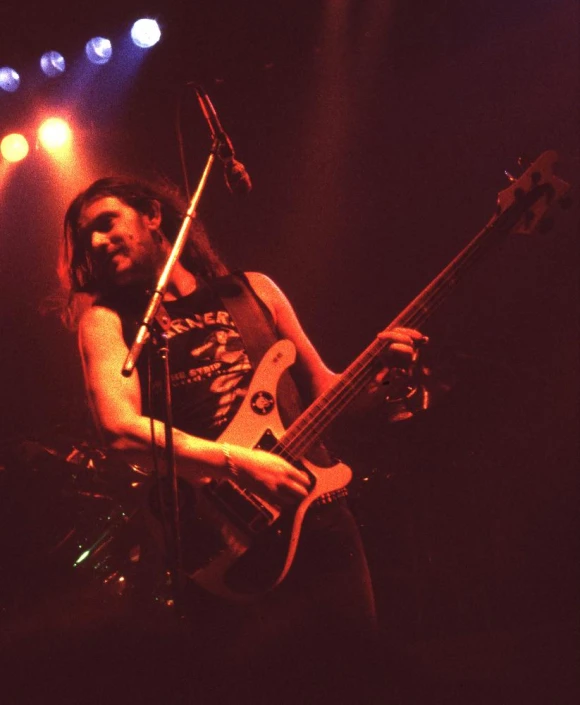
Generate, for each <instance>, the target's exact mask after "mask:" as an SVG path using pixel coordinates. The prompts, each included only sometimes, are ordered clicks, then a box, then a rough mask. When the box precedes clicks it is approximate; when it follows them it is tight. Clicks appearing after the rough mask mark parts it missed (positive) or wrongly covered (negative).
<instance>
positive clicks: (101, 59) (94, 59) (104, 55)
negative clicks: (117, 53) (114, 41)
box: [85, 37, 113, 64]
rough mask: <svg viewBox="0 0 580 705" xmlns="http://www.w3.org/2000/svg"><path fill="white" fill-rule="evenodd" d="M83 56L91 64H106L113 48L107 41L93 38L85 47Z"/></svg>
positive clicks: (102, 38) (101, 38)
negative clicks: (85, 56)
mask: <svg viewBox="0 0 580 705" xmlns="http://www.w3.org/2000/svg"><path fill="white" fill-rule="evenodd" d="M85 54H86V55H87V59H88V60H89V61H90V62H91V63H92V64H106V63H107V61H108V60H109V59H110V58H111V56H112V55H113V47H112V46H111V42H110V41H109V40H108V39H105V38H104V37H93V39H89V41H88V42H87V43H86V45H85Z"/></svg>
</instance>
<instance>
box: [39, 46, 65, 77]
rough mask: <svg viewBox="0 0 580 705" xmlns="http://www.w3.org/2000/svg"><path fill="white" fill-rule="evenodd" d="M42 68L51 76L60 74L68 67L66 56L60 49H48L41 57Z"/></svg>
mask: <svg viewBox="0 0 580 705" xmlns="http://www.w3.org/2000/svg"><path fill="white" fill-rule="evenodd" d="M40 68H41V69H42V72H43V73H44V74H45V75H46V76H49V77H50V78H53V77H54V76H60V74H61V73H63V72H64V70H65V68H66V63H65V60H64V56H63V55H62V54H59V53H58V51H47V52H46V53H45V54H43V55H42V56H41V57H40Z"/></svg>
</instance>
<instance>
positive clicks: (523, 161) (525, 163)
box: [517, 154, 532, 169]
mask: <svg viewBox="0 0 580 705" xmlns="http://www.w3.org/2000/svg"><path fill="white" fill-rule="evenodd" d="M517 161H518V166H519V167H520V169H527V168H528V167H529V166H531V164H532V160H531V159H530V158H529V157H528V155H527V154H520V156H519V157H518V160H517Z"/></svg>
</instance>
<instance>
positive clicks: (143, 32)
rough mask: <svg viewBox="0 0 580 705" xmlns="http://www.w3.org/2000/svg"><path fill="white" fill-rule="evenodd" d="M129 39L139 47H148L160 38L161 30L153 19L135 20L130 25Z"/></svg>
mask: <svg viewBox="0 0 580 705" xmlns="http://www.w3.org/2000/svg"><path fill="white" fill-rule="evenodd" d="M131 39H132V40H133V44H135V45H136V46H138V47H140V48H141V49H149V47H152V46H154V45H155V44H157V42H158V41H159V40H160V39H161V30H160V29H159V25H158V24H157V22H156V21H155V20H150V19H142V20H137V22H135V24H134V25H133V27H131Z"/></svg>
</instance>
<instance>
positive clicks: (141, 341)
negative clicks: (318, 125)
mask: <svg viewBox="0 0 580 705" xmlns="http://www.w3.org/2000/svg"><path fill="white" fill-rule="evenodd" d="M221 148H222V142H221V140H220V138H219V136H215V135H214V139H213V144H212V147H211V151H210V154H209V156H208V159H207V162H206V165H205V168H204V170H203V173H202V175H201V178H200V180H199V184H198V186H197V189H196V191H195V193H194V194H193V196H192V199H191V202H190V204H189V208H188V209H187V212H186V214H185V217H184V219H183V222H182V224H181V228H180V230H179V233H178V235H177V238H176V239H175V243H174V245H173V248H172V250H171V252H170V253H169V256H168V257H167V260H166V262H165V265H164V267H163V271H162V272H161V275H160V276H159V280H158V281H157V284H156V285H155V289H154V291H153V294H152V296H151V298H150V300H149V304H148V306H147V309H146V310H145V314H144V315H143V319H142V321H141V324H140V326H139V330H138V331H137V335H136V336H135V339H134V341H133V343H132V345H131V348H130V350H129V353H128V354H127V357H126V359H125V363H124V365H123V369H122V370H121V374H122V375H123V376H124V377H129V376H130V375H131V374H132V373H133V370H134V369H135V366H136V364H137V361H138V360H139V356H140V355H141V353H142V351H143V347H144V346H145V344H146V343H147V341H148V340H151V341H152V343H154V345H155V348H156V350H157V353H158V355H159V357H160V359H161V361H162V363H163V364H162V365H161V369H162V375H163V379H162V390H163V410H164V418H163V423H164V427H165V453H164V455H165V468H166V477H167V479H168V480H169V487H170V493H169V502H168V503H167V505H168V506H167V510H165V506H164V505H165V502H164V499H165V493H164V492H161V493H160V511H161V515H162V517H163V518H164V519H165V520H166V521H167V524H166V526H167V525H169V530H168V531H167V530H166V531H165V536H166V542H167V554H168V559H167V570H168V575H169V581H170V582H169V584H170V586H171V591H172V599H173V605H174V606H175V607H176V610H177V611H176V613H177V615H178V616H181V615H182V590H183V561H182V552H181V538H180V532H179V498H178V490H177V473H176V467H175V448H174V445H173V418H172V412H171V382H170V375H169V346H168V344H167V335H166V333H165V331H166V330H167V328H168V326H169V316H168V315H167V312H166V311H165V309H164V307H163V305H162V302H163V298H164V296H165V293H166V291H167V287H168V284H169V281H170V278H171V273H172V271H173V268H174V267H175V265H176V263H177V262H178V261H179V258H180V257H181V253H182V252H183V249H184V247H185V243H186V242H187V237H188V234H189V230H190V227H191V223H192V220H193V219H194V218H195V214H196V210H197V205H198V203H199V201H200V199H201V195H202V193H203V190H204V188H205V186H206V183H207V179H208V176H209V173H210V171H211V168H212V166H213V164H214V161H215V158H216V155H217V154H218V152H219V150H220V149H221Z"/></svg>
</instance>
